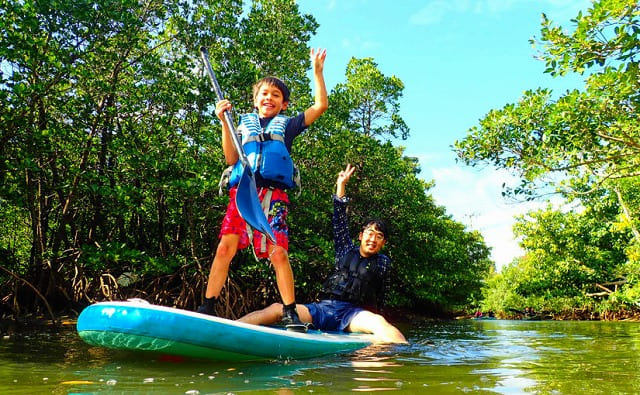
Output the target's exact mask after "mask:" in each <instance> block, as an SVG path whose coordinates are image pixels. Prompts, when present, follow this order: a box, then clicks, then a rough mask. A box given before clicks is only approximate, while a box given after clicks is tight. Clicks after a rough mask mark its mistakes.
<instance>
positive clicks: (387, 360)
mask: <svg viewBox="0 0 640 395" xmlns="http://www.w3.org/2000/svg"><path fill="white" fill-rule="evenodd" d="M400 329H401V330H402V331H403V332H404V333H405V335H407V338H408V340H409V342H410V344H409V345H403V346H372V347H369V348H366V349H363V350H360V351H357V352H354V353H352V354H346V355H340V356H327V357H322V358H316V359H312V360H298V361H267V362H252V363H238V362H235V363H218V362H209V361H189V360H178V359H171V358H165V357H160V356H158V355H156V354H134V353H130V352H125V351H118V350H107V349H102V348H97V347H92V346H89V345H87V344H85V343H83V342H82V340H80V338H79V337H78V336H77V334H76V332H75V327H74V326H73V325H67V326H65V327H63V328H62V329H47V328H38V329H36V330H20V331H19V332H18V333H14V334H11V335H6V336H3V339H1V340H0V394H5V393H6V394H229V393H232V394H234V393H235V394H239V393H243V394H294V393H295V394H301V393H321V394H328V393H331V394H335V393H353V392H363V393H373V392H378V391H390V392H395V393H404V394H416V393H430V394H461V393H485V394H522V393H525V394H526V393H532V394H638V393H640V323H634V322H587V321H582V322H573V321H504V320H494V321H474V320H459V321H446V322H442V321H436V322H430V321H427V322H421V323H416V324H414V325H412V326H411V327H409V326H400ZM185 330H188V328H185Z"/></svg>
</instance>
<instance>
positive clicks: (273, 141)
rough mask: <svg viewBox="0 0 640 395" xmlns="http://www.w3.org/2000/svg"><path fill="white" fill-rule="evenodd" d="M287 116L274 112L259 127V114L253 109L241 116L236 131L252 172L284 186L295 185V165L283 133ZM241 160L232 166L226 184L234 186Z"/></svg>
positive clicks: (238, 175)
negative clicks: (238, 133) (269, 119)
mask: <svg viewBox="0 0 640 395" xmlns="http://www.w3.org/2000/svg"><path fill="white" fill-rule="evenodd" d="M288 122H289V117H286V116H284V115H280V114H278V115H276V116H275V117H273V119H271V121H269V124H268V125H267V127H266V128H265V129H264V130H262V127H261V126H260V118H259V117H258V114H256V113H248V114H243V115H241V116H240V125H239V126H238V132H240V134H241V135H242V138H241V142H242V148H243V149H244V152H245V154H246V155H247V160H248V161H249V165H250V166H251V170H253V172H254V173H256V174H260V176H261V177H262V178H263V179H265V180H270V181H275V182H278V183H280V184H283V185H285V186H286V187H287V188H293V187H295V186H296V182H295V178H294V165H293V161H292V160H291V155H290V154H289V151H288V150H287V146H286V145H285V143H284V134H285V128H286V127H287V123H288ZM242 170H243V169H242V162H241V161H240V160H238V162H236V164H235V165H234V166H233V170H232V171H231V176H230V178H229V186H235V185H237V184H238V183H239V182H240V178H241V176H242Z"/></svg>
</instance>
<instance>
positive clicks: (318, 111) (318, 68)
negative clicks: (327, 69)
mask: <svg viewBox="0 0 640 395" xmlns="http://www.w3.org/2000/svg"><path fill="white" fill-rule="evenodd" d="M326 57H327V50H326V49H320V48H318V51H317V52H316V50H314V49H313V48H311V64H312V65H313V80H314V85H315V86H314V87H315V103H313V104H312V105H311V107H309V108H307V109H306V110H305V112H304V124H305V126H309V125H311V124H312V123H313V122H314V121H315V120H316V119H318V118H320V115H322V113H324V112H325V111H326V110H327V108H329V99H328V98H327V87H326V86H325V83H324V74H323V73H322V70H323V68H324V60H325V58H326Z"/></svg>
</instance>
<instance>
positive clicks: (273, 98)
mask: <svg viewBox="0 0 640 395" xmlns="http://www.w3.org/2000/svg"><path fill="white" fill-rule="evenodd" d="M287 105H289V102H286V101H284V96H283V95H282V91H280V89H278V87H277V86H275V85H270V84H266V83H263V84H262V85H260V87H259V88H258V91H257V93H256V95H255V97H254V98H253V106H254V107H255V108H257V109H258V114H259V116H260V118H272V117H275V116H276V115H278V114H280V112H281V111H284V110H286V109H287Z"/></svg>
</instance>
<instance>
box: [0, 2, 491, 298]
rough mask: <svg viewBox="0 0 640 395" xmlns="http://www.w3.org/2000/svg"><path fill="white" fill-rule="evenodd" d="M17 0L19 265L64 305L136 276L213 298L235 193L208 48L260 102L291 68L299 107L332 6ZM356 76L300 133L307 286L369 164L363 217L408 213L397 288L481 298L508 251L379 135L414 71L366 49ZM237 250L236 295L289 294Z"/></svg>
mask: <svg viewBox="0 0 640 395" xmlns="http://www.w3.org/2000/svg"><path fill="white" fill-rule="evenodd" d="M0 10H2V11H0V100H2V105H1V106H0V153H1V160H0V181H1V182H0V222H1V225H0V252H2V256H3V261H2V265H4V266H3V268H7V269H9V270H11V271H12V272H13V273H15V274H17V275H20V276H22V278H23V279H26V280H27V281H29V282H30V283H31V284H35V285H36V286H38V287H40V289H41V290H42V293H43V295H44V296H45V297H46V298H47V299H50V300H56V301H62V302H60V305H59V306H57V307H58V308H64V307H65V306H64V303H65V302H66V303H69V304H71V303H76V302H81V301H82V302H86V301H92V300H95V299H96V298H103V297H104V298H112V297H123V296H125V294H124V293H119V292H125V291H123V290H122V289H118V287H119V286H121V287H123V288H127V287H129V286H130V285H132V284H134V283H135V287H131V288H129V289H130V290H131V292H138V293H139V294H140V295H143V296H144V297H146V298H149V299H150V300H153V301H155V302H162V303H171V304H175V305H179V306H183V307H185V306H189V305H190V306H193V305H194V304H197V303H199V301H200V297H201V294H202V293H203V292H204V283H206V275H207V274H208V270H209V267H208V266H209V262H210V261H211V254H212V251H214V249H215V244H216V241H217V234H218V231H219V226H220V223H221V220H222V216H223V215H224V208H225V206H226V204H227V197H226V196H218V194H217V191H218V187H217V182H218V178H219V175H220V173H221V172H222V170H223V168H224V163H223V155H222V153H221V148H220V145H221V144H220V127H219V123H218V122H217V120H216V118H215V115H214V114H213V111H212V110H213V103H214V101H215V95H214V94H213V92H211V89H210V87H209V85H208V81H207V79H206V78H205V77H204V75H203V74H202V73H201V71H202V65H201V62H200V59H199V57H198V48H199V47H200V46H201V45H205V46H207V47H208V49H209V53H210V55H211V60H212V64H213V67H214V69H215V70H216V74H217V76H218V79H219V80H220V82H221V84H222V86H223V88H224V89H225V95H226V97H227V98H229V99H230V100H231V101H232V102H233V103H234V109H235V111H237V112H244V111H250V110H251V105H252V100H251V86H252V84H253V83H254V82H255V81H256V80H258V79H259V78H261V77H262V76H264V75H268V74H271V75H276V76H278V77H280V78H282V79H283V80H285V81H286V82H287V84H288V85H289V87H290V89H291V92H292V97H291V105H290V107H289V110H288V111H289V113H290V114H292V115H293V114H296V113H297V112H298V111H302V110H303V109H304V108H306V107H307V106H308V105H309V103H311V102H312V100H313V97H312V95H311V92H310V81H309V79H308V77H307V71H308V69H309V66H310V63H309V56H308V53H309V49H308V47H307V44H308V41H309V38H310V37H311V35H312V34H313V33H314V32H315V30H316V29H317V27H318V25H317V23H316V21H315V20H314V19H313V17H312V16H310V15H303V14H300V12H299V10H298V6H297V4H296V3H295V2H294V1H293V0H286V1H282V0H278V1H275V0H256V1H253V2H251V3H250V6H246V5H245V4H244V2H242V1H237V0H206V1H201V2H183V1H157V0H151V1H147V2H144V3H141V2H139V1H136V0H122V1H119V2H113V1H104V0H101V1H93V2H87V1H75V0H74V1H69V0H60V1H55V2H36V1H32V0H30V1H21V2H15V1H6V0H0ZM328 61H330V60H328ZM346 78H347V82H346V83H345V84H339V85H338V87H336V89H335V90H334V92H332V94H331V100H330V102H331V109H330V110H329V112H328V113H327V115H326V116H323V117H321V119H320V120H319V121H318V122H317V123H316V124H314V125H313V126H312V127H311V128H310V130H309V131H307V132H306V133H305V134H304V135H303V136H301V137H300V138H298V139H297V140H296V143H295V145H294V147H295V148H294V158H295V159H296V161H297V162H298V164H299V165H300V167H301V169H302V176H303V189H302V190H301V194H300V196H299V197H296V196H295V194H294V193H292V194H291V195H292V204H291V209H290V212H291V213H290V221H289V222H290V227H291V245H290V256H291V262H292V265H293V268H294V272H295V275H296V284H297V292H298V299H299V300H302V299H307V298H309V299H310V298H313V297H315V296H316V295H317V292H318V290H319V287H320V285H321V281H322V280H323V279H324V277H325V275H326V274H327V272H328V270H329V269H330V268H331V265H332V263H333V248H332V239H331V227H330V213H331V199H330V196H331V193H332V192H333V188H334V182H335V177H336V174H337V173H338V171H339V170H340V169H341V168H342V167H343V166H344V165H345V164H346V163H352V164H354V165H356V166H357V167H358V174H357V179H356V180H353V182H352V185H351V186H350V194H351V197H352V199H353V200H352V204H351V207H350V214H351V218H352V224H353V226H354V228H353V229H354V231H355V230H356V228H355V226H356V224H358V223H359V222H361V221H362V220H363V219H364V218H365V217H367V216H379V217H382V218H384V219H386V220H387V221H388V222H389V223H390V224H391V225H392V229H393V230H392V233H391V238H390V242H389V246H388V250H387V253H388V254H389V255H390V256H391V257H392V258H393V260H394V262H395V265H396V269H397V270H396V273H395V278H394V285H395V286H394V293H393V295H392V299H391V302H392V304H395V305H399V306H416V305H417V306H418V307H422V306H427V307H431V306H453V305H459V304H464V303H466V301H467V300H469V299H470V298H472V296H471V295H473V294H474V293H478V292H479V289H480V283H479V279H481V278H483V277H484V273H485V272H486V271H487V270H488V268H489V266H490V265H491V263H490V262H489V260H488V258H487V257H488V249H487V247H486V246H485V245H484V242H483V240H482V238H481V237H480V235H479V234H477V233H473V232H472V233H469V232H467V231H466V230H465V229H464V228H463V227H462V226H461V225H460V224H458V223H456V222H454V221H452V220H451V219H450V218H449V217H448V216H446V214H445V211H444V208H442V207H437V206H436V205H435V204H434V202H433V200H432V198H431V197H430V196H429V195H427V193H428V190H429V188H431V186H432V184H430V183H426V182H424V181H422V180H420V179H419V178H417V174H418V173H419V168H418V167H417V162H416V160H415V158H407V157H404V156H403V149H402V148H400V147H393V146H392V145H391V143H389V142H381V141H379V140H377V139H376V138H378V137H381V136H399V137H402V138H406V136H407V134H408V128H407V126H406V124H405V123H404V121H403V120H402V118H401V116H400V109H399V102H398V101H399V99H400V97H401V96H402V90H403V89H404V85H403V84H402V82H401V81H400V80H399V79H398V78H397V77H386V76H384V75H383V73H382V72H381V71H380V70H378V69H377V65H376V64H375V62H374V61H373V59H352V61H351V62H350V63H349V66H348V67H347V75H346ZM355 125H357V127H354V126H355ZM354 236H355V234H354ZM234 261H235V262H234V265H233V266H232V273H231V276H230V278H231V282H230V283H229V286H228V287H227V292H229V294H228V295H231V294H232V292H233V290H234V289H235V288H233V287H232V285H234V284H235V285H238V284H240V285H241V287H240V286H239V285H238V286H237V287H236V288H243V289H246V290H248V291H247V293H245V295H248V296H249V297H248V298H247V299H251V303H254V304H255V306H253V307H260V303H263V302H264V303H266V302H267V301H273V300H277V299H278V296H277V291H276V289H277V288H276V286H275V283H274V280H273V271H272V269H271V268H270V266H269V265H267V264H265V263H258V262H255V261H254V260H253V257H252V256H251V253H250V252H247V251H243V252H241V253H239V254H238V256H237V257H236V259H235V260H234ZM124 274H126V276H124V277H123V275H124ZM120 278H123V279H124V280H123V281H119V280H116V279H120ZM5 279H6V278H5V277H0V281H1V282H2V283H3V289H4V290H6V292H7V295H3V298H2V300H3V301H8V300H10V299H11V298H15V300H14V302H15V304H20V302H21V300H20V299H19V297H20V295H22V294H24V293H23V292H20V290H18V291H15V290H16V287H15V286H13V285H12V286H4V281H5ZM125 280H126V281H125ZM16 283H18V284H19V286H22V285H23V284H22V283H19V282H16ZM16 283H13V284H14V285H15V284H16ZM123 284H126V285H123ZM14 291H15V292H14ZM30 292H31V291H28V292H26V293H30ZM127 295H128V294H127ZM234 295H237V293H236V294H234ZM131 296H139V295H138V294H135V295H131ZM253 296H255V298H253ZM230 297H231V296H230ZM32 299H33V298H32ZM0 307H4V305H3V306H0ZM33 308H34V309H38V305H37V303H36V304H34V306H33ZM6 310H11V307H6Z"/></svg>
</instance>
